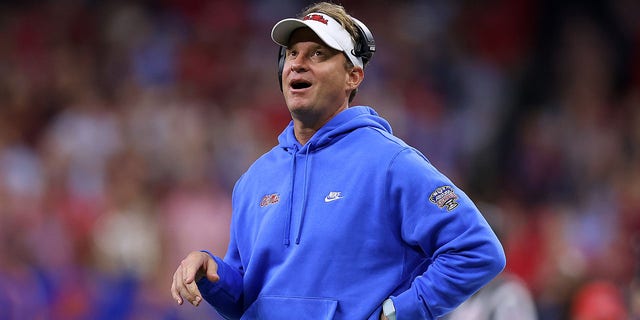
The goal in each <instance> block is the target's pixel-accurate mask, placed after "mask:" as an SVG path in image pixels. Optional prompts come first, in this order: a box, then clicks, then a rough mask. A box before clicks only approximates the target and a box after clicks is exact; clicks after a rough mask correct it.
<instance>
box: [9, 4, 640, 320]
mask: <svg viewBox="0 0 640 320" xmlns="http://www.w3.org/2000/svg"><path fill="white" fill-rule="evenodd" d="M307 4H309V2H304V1H294V0H288V1H280V0H265V1H260V0H241V1H221V0H217V1H208V0H158V1H152V0H136V1H125V0H116V1H99V0H49V1H33V0H32V1H2V2H0V319H194V318H197V319H204V318H209V319H211V318H216V315H215V312H214V311H213V309H211V308H210V307H209V306H207V305H203V306H200V307H198V308H193V307H190V306H182V307H177V306H175V302H174V301H172V299H171V297H170V294H169V286H170V281H171V277H172V274H173V271H174V270H175V268H176V266H177V265H178V264H179V263H180V260H181V259H182V257H183V256H184V255H186V254H187V253H188V252H189V251H191V250H199V249H209V250H211V251H213V252H216V253H218V254H220V255H223V254H224V251H225V250H226V245H227V241H228V224H229V221H230V213H231V205H230V195H231V190H232V188H233V184H234V182H235V180H236V179H237V178H238V177H239V176H240V175H241V174H242V173H243V171H244V170H245V169H246V168H247V167H248V166H249V165H250V164H251V163H252V162H253V161H254V160H255V159H256V158H257V157H258V156H259V155H260V154H262V153H263V152H265V151H267V150H269V149H270V148H271V147H272V146H274V145H275V144H276V143H277V141H276V136H277V134H278V133H279V132H280V131H281V130H282V129H283V128H284V127H285V126H286V124H287V123H288V121H289V120H290V116H289V114H288V112H287V110H286V107H285V105H284V100H283V98H282V96H281V93H280V91H279V89H278V82H277V78H276V57H277V48H276V46H275V44H273V42H272V41H271V39H270V31H271V27H272V26H273V24H274V23H275V22H277V21H278V20H280V19H282V18H284V17H290V16H294V15H295V14H296V13H297V12H298V11H300V9H302V8H303V7H304V6H306V5H307ZM342 4H343V5H344V6H345V7H346V8H347V10H348V11H349V12H350V13H351V14H353V15H354V16H356V17H358V18H359V19H360V20H363V21H364V22H365V23H366V24H367V25H368V27H369V28H370V29H371V30H372V31H373V34H374V36H375V39H376V43H377V50H378V52H377V53H376V55H375V56H374V58H373V61H372V63H371V64H370V66H369V67H368V68H367V70H366V78H365V81H364V83H363V85H362V87H361V89H360V91H359V93H358V95H357V96H356V100H355V101H354V102H355V104H365V105H371V106H373V107H374V108H375V109H376V110H377V111H378V112H379V113H380V114H381V115H382V116H384V117H386V118H387V119H389V120H390V122H391V125H392V126H393V128H394V130H395V134H396V135H398V136H399V137H401V138H403V139H405V140H406V141H407V142H408V143H410V144H412V145H414V146H416V147H417V148H418V149H419V150H421V151H422V152H423V153H424V154H425V155H426V156H427V157H428V158H429V159H430V160H431V161H432V162H433V163H434V164H435V165H436V167H438V168H440V169H441V170H442V171H443V172H444V173H446V174H447V175H448V176H450V177H452V179H453V180H454V182H455V183H456V184H457V185H459V186H460V187H461V188H463V189H464V190H465V191H466V192H467V193H468V194H469V195H470V196H471V198H472V199H474V200H475V201H476V202H477V204H478V206H479V207H480V209H481V211H482V212H483V213H484V214H485V216H486V217H487V219H488V220H489V222H490V223H491V225H492V227H493V228H494V229H495V230H496V232H497V233H498V234H499V237H500V238H501V240H502V242H503V245H504V247H505V250H506V254H507V269H506V271H505V274H506V275H509V276H510V277H514V278H517V279H519V281H521V282H522V283H523V284H524V286H525V288H526V289H527V290H528V291H529V293H530V295H531V297H532V298H533V302H534V304H535V308H536V311H537V314H538V316H539V318H540V319H551V320H555V319H580V320H588V319H640V264H639V263H640V3H638V2H637V1H634V0H615V1H605V0H601V1H596V0H592V1H578V0H574V1H569V0H567V1H553V0H540V1H535V0H514V1H508V0H480V1H472V0H468V1H463V0H461V1H447V0H433V1H420V0H416V1H395V2H387V1H381V0H370V1H363V0H345V1H342ZM596 316H599V318H595V317H596Z"/></svg>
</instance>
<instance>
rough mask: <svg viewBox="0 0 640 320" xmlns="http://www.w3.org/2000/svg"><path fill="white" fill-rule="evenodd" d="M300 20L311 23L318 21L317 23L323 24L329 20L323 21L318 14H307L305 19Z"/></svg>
mask: <svg viewBox="0 0 640 320" xmlns="http://www.w3.org/2000/svg"><path fill="white" fill-rule="evenodd" d="M302 20H305V21H306V20H313V21H318V22H322V23H324V24H327V23H329V20H327V19H325V18H324V17H323V16H322V15H319V14H309V15H307V16H306V17H304V18H302Z"/></svg>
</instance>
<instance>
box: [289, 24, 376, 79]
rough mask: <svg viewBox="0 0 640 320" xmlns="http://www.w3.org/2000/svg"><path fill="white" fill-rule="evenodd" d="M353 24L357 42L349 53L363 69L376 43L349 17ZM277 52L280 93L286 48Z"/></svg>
mask: <svg viewBox="0 0 640 320" xmlns="http://www.w3.org/2000/svg"><path fill="white" fill-rule="evenodd" d="M349 18H351V21H353V24H354V25H355V26H356V30H357V31H358V35H359V37H358V41H356V44H355V46H354V48H353V50H352V51H351V53H353V55H354V56H356V57H358V58H361V59H362V65H363V67H365V66H366V65H367V64H368V63H369V61H371V58H372V57H373V54H374V53H375V52H376V41H375V40H374V39H373V34H372V33H371V31H369V28H367V26H366V25H365V24H364V23H362V22H361V21H360V20H358V19H356V18H354V17H351V16H349ZM279 47H280V48H279V50H278V83H279V84H280V91H282V72H283V69H284V59H285V57H286V55H287V48H285V47H283V46H279Z"/></svg>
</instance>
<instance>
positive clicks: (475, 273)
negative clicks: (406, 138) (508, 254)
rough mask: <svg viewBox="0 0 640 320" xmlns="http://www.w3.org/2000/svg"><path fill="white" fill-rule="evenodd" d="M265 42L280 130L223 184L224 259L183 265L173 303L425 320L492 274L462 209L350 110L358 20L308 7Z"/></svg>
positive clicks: (499, 261)
mask: <svg viewBox="0 0 640 320" xmlns="http://www.w3.org/2000/svg"><path fill="white" fill-rule="evenodd" d="M271 36H272V38H273V40H274V41H275V42H276V43H277V44H279V45H281V46H283V47H286V52H285V53H284V55H282V64H281V69H280V72H281V77H280V81H281V89H282V92H283V94H284V98H285V101H286V104H287V107H288V109H289V111H290V113H291V116H292V119H293V120H292V121H291V123H290V124H289V125H288V126H287V128H286V129H285V130H284V131H283V132H282V133H281V134H280V136H279V137H278V141H279V145H278V146H276V147H275V148H273V149H272V150H271V151H269V152H267V153H266V154H265V155H263V156H262V157H260V158H259V159H258V160H257V161H256V162H255V163H254V164H253V165H252V166H251V167H250V168H249V169H248V170H247V172H246V173H245V174H244V175H243V176H242V177H241V178H240V179H239V180H238V182H237V183H236V186H235V188H234V191H233V199H232V205H233V216H232V221H231V234H230V243H229V248H228V250H227V253H226V255H225V257H224V259H221V258H220V257H217V256H215V255H213V254H210V253H208V252H206V251H202V252H192V253H190V254H189V255H188V256H187V257H186V258H185V259H184V260H183V261H182V263H181V264H180V266H179V267H178V268H177V270H176V272H175V274H174V277H173V283H172V287H171V292H172V295H173V298H174V299H175V300H176V301H177V302H178V303H179V304H182V302H183V299H186V300H187V301H189V302H191V303H192V304H194V305H196V306H197V305H199V304H200V302H201V301H202V299H205V300H207V302H209V303H210V304H211V305H213V306H214V307H215V308H216V310H217V311H218V312H219V313H220V314H221V315H222V316H224V317H225V318H229V319H237V318H242V319H386V318H389V319H398V320H400V319H435V318H437V317H440V316H442V315H444V314H446V313H448V312H449V311H451V310H452V309H453V308H455V307H456V306H457V305H459V304H460V303H462V302H463V301H464V300H465V299H467V298H468V297H469V296H471V295H472V294H473V293H474V292H476V291H477V290H478V289H480V288H481V287H482V286H483V285H484V284H486V283H487V282H489V281H490V280H491V279H493V278H494V277H495V276H496V275H497V274H498V273H500V272H501V270H502V269H503V268H504V265H505V257H504V252H503V250H502V247H501V245H500V243H499V242H498V240H497V238H496V236H495V234H494V233H493V232H492V230H491V228H490V227H489V225H488V224H487V222H486V221H485V219H484V218H483V217H482V215H481V214H480V212H479V211H478V209H477V208H476V207H475V205H474V204H473V203H472V202H471V200H470V199H469V198H468V197H467V196H466V195H465V194H464V193H463V192H462V191H461V190H460V189H458V188H457V187H456V186H455V185H454V184H453V183H452V182H451V181H450V180H449V179H448V178H446V177H445V176H444V175H442V174H441V173H440V172H438V171H437V170H436V169H435V168H434V167H433V166H432V165H431V164H430V163H429V161H428V160H427V159H426V158H425V157H424V156H423V155H422V154H421V153H420V152H419V151H417V150H415V149H413V148H412V147H410V146H408V145H407V144H405V143H404V142H403V141H401V140H400V139H398V138H396V137H394V136H393V135H392V134H391V127H390V126H389V123H388V122H387V121H386V120H384V119H383V118H381V117H379V116H378V115H377V114H376V112H375V111H374V110H373V109H371V108H369V107H365V106H356V107H349V102H351V100H352V99H353V96H354V94H355V92H356V90H357V88H358V86H359V85H360V83H361V82H362V80H363V79H364V71H363V68H364V65H365V62H367V61H368V58H369V57H370V54H371V52H368V53H367V48H366V47H367V46H366V45H365V46H362V44H363V41H372V39H364V38H366V37H367V34H366V32H363V31H362V28H360V29H358V22H357V20H355V19H352V18H351V17H350V16H348V15H347V13H346V12H345V11H344V9H343V8H342V7H341V6H339V5H335V4H329V3H319V4H316V5H313V6H311V7H309V8H308V9H306V10H304V11H303V13H302V14H301V15H300V19H285V20H282V21H280V22H278V23H277V24H276V25H275V26H274V28H273V30H272V33H271ZM369 36H370V35H369ZM371 44H372V42H371V43H369V45H371ZM363 48H364V49H363ZM369 49H373V48H372V46H369ZM368 51H372V50H368Z"/></svg>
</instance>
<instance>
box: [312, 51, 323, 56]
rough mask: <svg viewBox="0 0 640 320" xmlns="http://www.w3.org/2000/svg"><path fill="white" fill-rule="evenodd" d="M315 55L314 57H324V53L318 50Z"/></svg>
mask: <svg viewBox="0 0 640 320" xmlns="http://www.w3.org/2000/svg"><path fill="white" fill-rule="evenodd" d="M313 55H314V56H322V55H324V52H322V51H321V50H316V51H315V52H314V53H313Z"/></svg>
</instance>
